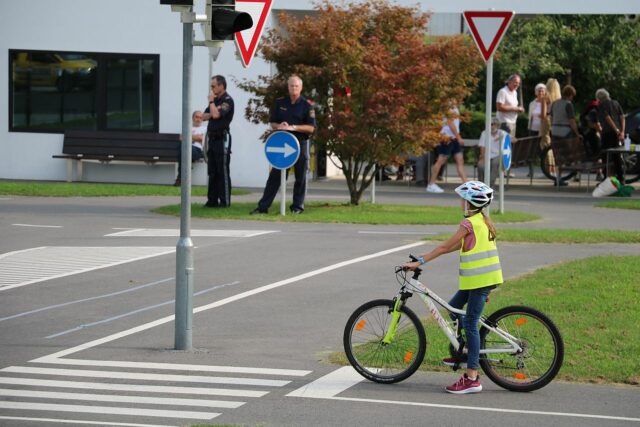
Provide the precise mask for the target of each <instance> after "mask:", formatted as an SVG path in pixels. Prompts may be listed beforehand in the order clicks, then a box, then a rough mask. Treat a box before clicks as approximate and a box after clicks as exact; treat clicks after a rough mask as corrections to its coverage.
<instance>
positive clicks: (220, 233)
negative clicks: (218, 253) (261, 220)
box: [104, 228, 278, 237]
mask: <svg viewBox="0 0 640 427" xmlns="http://www.w3.org/2000/svg"><path fill="white" fill-rule="evenodd" d="M270 233H278V231H273V230H191V236H192V237H256V236H261V235H263V234H270ZM179 236H180V230H178V229H168V228H136V229H133V230H125V231H119V232H117V233H111V234H106V235H105V236H104V237H179Z"/></svg>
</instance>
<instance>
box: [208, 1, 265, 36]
mask: <svg viewBox="0 0 640 427" xmlns="http://www.w3.org/2000/svg"><path fill="white" fill-rule="evenodd" d="M209 2H210V3H211V4H210V5H209V4H207V15H209V16H210V22H211V25H210V29H211V31H210V32H209V31H207V34H206V36H205V37H206V38H207V39H209V40H216V41H224V40H233V35H234V34H235V33H237V32H238V31H243V30H248V29H249V28H251V27H253V19H251V15H249V14H248V13H245V12H238V11H236V10H235V9H236V2H235V0H209V1H208V2H207V3H209Z"/></svg>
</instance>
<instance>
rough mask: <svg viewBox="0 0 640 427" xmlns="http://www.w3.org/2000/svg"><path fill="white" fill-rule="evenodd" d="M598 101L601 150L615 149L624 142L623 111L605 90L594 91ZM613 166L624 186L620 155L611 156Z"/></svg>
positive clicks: (623, 166)
mask: <svg viewBox="0 0 640 427" xmlns="http://www.w3.org/2000/svg"><path fill="white" fill-rule="evenodd" d="M596 99H597V100H598V122H600V126H601V128H602V148H603V149H604V150H606V149H608V148H617V147H620V146H622V143H623V141H624V135H625V134H624V126H625V122H624V111H622V107H621V106H620V103H618V101H616V100H614V99H611V97H610V96H609V92H607V91H606V90H605V89H598V90H597V91H596ZM612 157H613V164H614V168H615V171H616V177H617V178H618V181H620V184H622V185H624V183H625V182H624V174H625V163H624V158H623V156H622V153H616V154H614V155H613V156H612Z"/></svg>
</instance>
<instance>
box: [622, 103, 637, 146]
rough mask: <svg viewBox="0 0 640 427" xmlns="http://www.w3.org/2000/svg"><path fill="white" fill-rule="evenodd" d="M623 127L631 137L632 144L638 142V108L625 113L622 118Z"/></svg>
mask: <svg viewBox="0 0 640 427" xmlns="http://www.w3.org/2000/svg"><path fill="white" fill-rule="evenodd" d="M624 129H625V132H626V133H627V134H628V135H629V138H631V143H632V144H640V108H636V109H635V110H633V111H631V112H630V113H627V115H626V116H625V118H624Z"/></svg>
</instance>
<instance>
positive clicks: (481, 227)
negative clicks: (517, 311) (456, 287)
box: [460, 213, 502, 290]
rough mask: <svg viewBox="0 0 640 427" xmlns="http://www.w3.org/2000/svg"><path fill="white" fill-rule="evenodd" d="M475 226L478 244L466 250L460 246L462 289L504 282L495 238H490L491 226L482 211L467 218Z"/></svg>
mask: <svg viewBox="0 0 640 427" xmlns="http://www.w3.org/2000/svg"><path fill="white" fill-rule="evenodd" d="M467 219H468V220H469V222H471V225H472V226H473V232H474V234H475V236H476V245H475V246H474V247H473V249H471V250H470V251H468V252H465V251H464V240H463V241H462V244H461V246H460V289H462V290H470V289H478V288H484V287H486V286H492V285H499V284H501V283H502V268H501V267H500V258H499V256H498V249H497V248H496V242H495V240H489V227H487V224H485V222H484V217H483V216H482V214H481V213H477V214H475V215H473V216H471V217H469V218H467Z"/></svg>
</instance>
